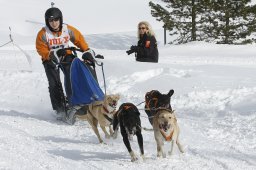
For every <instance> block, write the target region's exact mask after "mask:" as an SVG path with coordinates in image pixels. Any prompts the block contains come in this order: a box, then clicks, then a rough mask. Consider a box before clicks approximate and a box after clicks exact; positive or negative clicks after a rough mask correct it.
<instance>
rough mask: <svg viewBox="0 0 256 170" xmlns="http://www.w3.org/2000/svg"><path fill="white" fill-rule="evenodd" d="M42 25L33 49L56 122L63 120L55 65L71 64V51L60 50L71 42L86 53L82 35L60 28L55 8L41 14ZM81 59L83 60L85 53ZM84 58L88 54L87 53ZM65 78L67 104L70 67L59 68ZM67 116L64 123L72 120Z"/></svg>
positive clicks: (58, 15) (57, 73) (73, 29)
mask: <svg viewBox="0 0 256 170" xmlns="http://www.w3.org/2000/svg"><path fill="white" fill-rule="evenodd" d="M45 24H46V26H45V27H43V28H42V29H41V30H40V31H39V32H38V34H37V38H36V49H37V52H38V54H39V55H40V56H41V58H42V62H43V65H44V69H45V73H46V76H47V79H48V83H49V92H50V99H51V104H52V108H53V110H55V111H56V113H57V119H66V113H65V107H66V106H65V105H64V103H65V101H64V100H65V98H64V93H63V90H62V84H61V81H60V71H59V62H60V59H62V61H63V62H65V63H71V62H72V60H73V58H74V56H73V55H72V53H71V51H66V50H65V49H64V48H67V47H69V45H68V44H69V42H70V41H71V42H72V43H73V44H74V45H76V46H77V47H79V48H80V49H81V50H83V51H87V50H88V49H89V47H88V44H87V42H86V41H85V39H84V37H83V35H82V34H81V33H80V32H79V31H78V30H77V29H76V28H74V27H72V26H70V25H67V24H63V17H62V12H61V11H60V10H59V9H58V8H55V7H52V8H49V9H48V10H47V11H46V12H45ZM84 54H85V57H86V53H84ZM87 54H88V55H90V54H89V52H88V53H87ZM62 71H63V73H64V75H65V91H66V94H67V98H68V100H69V98H70V96H71V94H72V90H71V84H70V64H67V65H65V66H63V67H62ZM70 110H72V109H70ZM70 115H72V116H73V115H74V113H69V117H68V119H72V117H70Z"/></svg>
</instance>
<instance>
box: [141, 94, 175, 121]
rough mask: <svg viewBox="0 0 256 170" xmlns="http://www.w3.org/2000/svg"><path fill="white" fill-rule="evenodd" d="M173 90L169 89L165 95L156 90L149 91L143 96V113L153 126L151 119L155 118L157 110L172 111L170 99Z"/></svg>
mask: <svg viewBox="0 0 256 170" xmlns="http://www.w3.org/2000/svg"><path fill="white" fill-rule="evenodd" d="M173 93H174V90H173V89H171V90H170V91H169V92H168V93H167V94H162V93H160V92H159V91H158V90H151V91H150V92H147V93H146V95H145V112H146V113H147V115H148V120H149V122H150V124H151V125H153V117H154V116H155V114H156V112H157V109H159V108H165V109H169V110H171V111H172V106H171V104H170V102H171V97H172V95H173Z"/></svg>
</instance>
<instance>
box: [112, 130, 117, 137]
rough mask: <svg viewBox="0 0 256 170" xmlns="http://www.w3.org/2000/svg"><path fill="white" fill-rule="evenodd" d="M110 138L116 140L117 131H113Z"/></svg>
mask: <svg viewBox="0 0 256 170" xmlns="http://www.w3.org/2000/svg"><path fill="white" fill-rule="evenodd" d="M112 138H113V139H116V138H117V131H115V132H114V133H113V135H112Z"/></svg>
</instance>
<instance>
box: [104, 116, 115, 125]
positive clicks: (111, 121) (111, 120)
mask: <svg viewBox="0 0 256 170" xmlns="http://www.w3.org/2000/svg"><path fill="white" fill-rule="evenodd" d="M103 116H104V117H105V118H106V119H107V120H108V121H109V122H110V125H112V123H113V119H111V118H110V117H108V115H106V114H103Z"/></svg>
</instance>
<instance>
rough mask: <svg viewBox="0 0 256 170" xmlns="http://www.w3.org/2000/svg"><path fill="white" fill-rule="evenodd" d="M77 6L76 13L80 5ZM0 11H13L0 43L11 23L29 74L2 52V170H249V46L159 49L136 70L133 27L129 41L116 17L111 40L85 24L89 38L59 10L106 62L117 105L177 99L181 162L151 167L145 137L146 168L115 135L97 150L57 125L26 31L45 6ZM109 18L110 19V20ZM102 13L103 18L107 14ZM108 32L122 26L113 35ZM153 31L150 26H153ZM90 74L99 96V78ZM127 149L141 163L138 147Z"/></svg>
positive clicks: (13, 53) (254, 86)
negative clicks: (157, 96) (156, 94)
mask: <svg viewBox="0 0 256 170" xmlns="http://www.w3.org/2000/svg"><path fill="white" fill-rule="evenodd" d="M134 1H135V0H134ZM49 2H50V1H49ZM57 2H58V3H60V0H58V1H57ZM98 2H99V1H97V2H96V1H95V2H94V3H93V4H91V5H96V4H97V3H98ZM115 2H116V1H115ZM142 2H143V4H144V5H145V4H147V2H146V0H143V1H141V2H140V3H139V4H137V5H138V7H139V8H136V9H137V10H138V9H140V8H142V7H143V6H142V5H143V4H142ZM83 3H84V4H82V5H80V6H79V9H81V8H82V6H83V5H86V4H85V2H83ZM113 3H114V1H111V3H110V6H108V7H109V9H111V4H113ZM0 4H1V7H5V8H4V9H1V11H7V10H8V8H12V9H13V10H12V11H13V13H11V14H10V15H1V16H0V19H1V21H8V22H3V23H1V24H3V25H1V32H0V44H2V43H4V42H7V41H8V40H9V39H8V26H9V25H11V26H13V25H12V24H14V23H15V26H16V27H14V26H13V27H12V28H13V35H14V40H15V42H16V43H17V44H18V45H20V46H21V47H22V49H24V50H25V52H26V53H27V54H28V55H29V56H30V57H31V59H32V66H30V65H29V64H28V62H27V58H26V56H25V55H24V54H23V53H22V52H21V51H20V50H19V49H17V47H14V46H13V45H12V44H10V45H8V46H5V47H2V48H0V60H1V62H0V84H1V86H0V131H1V133H0V169H15V170H16V169H24V170H28V169H33V170H34V169H54V170H56V169H61V170H65V169H78V170H79V169H113V170H114V169H118V170H119V169H189V170H190V169H207V170H208V169H213V170H215V169H230V170H233V169H243V170H245V169H246V170H254V169H256V163H255V160H256V152H255V151H256V81H255V80H256V52H255V45H247V46H229V45H215V44H207V43H201V42H195V43H190V44H186V45H178V46H176V45H173V46H163V45H162V42H160V43H159V44H160V45H159V52H160V60H159V63H158V64H155V63H138V62H135V60H134V56H132V55H130V56H127V54H126V53H125V50H126V49H128V48H129V46H130V45H132V44H134V43H136V37H135V36H136V32H134V30H132V29H131V28H135V29H136V24H134V26H132V27H129V30H128V32H126V31H127V30H125V29H124V27H125V28H126V26H127V25H125V24H124V23H121V24H120V22H121V21H122V20H121V19H120V18H119V19H120V20H115V19H114V18H113V23H110V24H108V25H107V29H106V30H111V31H106V33H105V32H104V30H103V31H102V30H100V28H101V27H99V25H97V24H96V25H95V26H93V25H92V24H89V25H90V27H89V28H88V29H89V30H91V31H92V30H94V29H95V31H96V32H97V31H98V32H104V34H103V33H101V34H88V33H90V31H86V29H85V28H86V27H87V26H88V25H87V24H88V22H84V23H81V22H79V21H81V18H82V16H80V17H81V18H77V19H76V20H74V19H72V18H71V16H72V14H73V13H72V11H71V10H70V9H69V7H70V8H71V7H72V5H73V1H72V3H71V1H70V2H68V1H65V3H63V4H62V5H61V7H62V9H63V10H64V11H65V12H66V13H67V14H68V15H66V19H67V20H68V21H69V22H68V23H71V24H73V23H72V22H73V21H74V23H75V26H77V27H78V28H80V29H81V30H82V32H83V33H84V34H85V38H86V39H87V41H88V42H89V44H90V46H91V47H92V48H93V49H94V50H95V51H96V53H99V54H102V55H104V56H105V59H104V60H103V61H104V69H105V74H106V82H107V92H108V93H109V94H114V93H119V94H120V95H121V100H120V102H119V105H120V104H121V103H123V102H132V103H134V104H138V103H140V102H142V101H144V95H145V93H146V92H148V91H150V90H153V89H157V90H159V91H161V92H163V93H167V92H168V91H169V90H170V89H174V90H175V93H174V95H173V97H172V100H171V103H172V107H173V109H175V110H176V113H177V117H178V123H179V126H180V128H181V135H180V139H181V143H182V145H183V146H184V148H185V153H184V154H180V153H179V152H178V150H177V148H176V149H175V153H174V155H172V156H171V157H167V158H164V159H158V158H157V157H156V142H155V140H154V137H153V133H152V132H149V131H143V132H142V134H143V137H144V150H145V156H146V160H145V161H143V160H141V159H140V160H139V161H138V162H135V163H132V162H131V161H130V156H129V154H128V152H127V150H126V147H125V146H124V144H123V141H122V138H121V135H120V134H119V136H118V138H117V139H116V140H113V139H104V141H105V143H106V144H99V143H98V140H97V138H96V136H95V134H94V133H93V131H92V129H91V128H90V126H89V125H88V123H87V122H82V121H78V122H77V123H76V124H75V125H74V126H69V125H67V124H64V123H62V122H59V121H56V120H55V115H54V113H53V111H52V109H51V104H50V99H49V94H48V84H47V79H46V76H45V73H44V69H43V66H42V64H41V61H40V57H39V56H38V54H37V53H36V51H35V47H34V42H35V36H36V34H35V32H37V31H38V30H39V29H40V27H41V25H33V24H31V23H28V22H25V20H34V21H39V22H41V20H40V18H41V19H42V16H43V14H42V13H44V10H45V8H47V7H48V6H49V3H48V2H47V4H45V2H44V1H42V0H41V1H36V2H35V1H32V0H27V1H18V0H16V1H14V0H11V1H7V0H0ZM101 5H102V4H101ZM103 5H104V4H103ZM40 6H41V7H40ZM19 7H22V8H25V7H32V8H33V10H32V11H31V12H30V13H33V15H29V12H28V11H24V13H19V14H18V12H17V11H19V10H18V9H19ZM91 7H92V6H91ZM119 7H120V8H123V9H125V6H121V5H120V6H119ZM15 9H16V10H15ZM147 10H148V9H147ZM78 11H79V12H81V10H78ZM113 11H114V10H113ZM113 11H108V12H109V15H110V16H113V14H114V13H115V12H113ZM124 11H125V10H124ZM14 14H15V15H14ZM96 14H97V15H99V13H95V15H96ZM104 14H106V16H105V17H106V18H107V16H108V13H107V12H106V13H104ZM128 14H129V13H128ZM128 14H127V13H125V12H124V13H122V15H125V18H127V17H130V16H129V15H128ZM122 15H121V14H120V15H119V16H120V17H121V16H122ZM15 16H18V17H15ZM88 16H89V15H88ZM100 16H102V15H99V16H97V17H99V18H100ZM132 16H133V17H135V16H136V15H135V14H134V13H133V15H132ZM143 16H146V17H148V15H145V14H143ZM68 17H70V18H68ZM135 18H136V17H135ZM138 19H139V20H141V18H138ZM146 19H147V18H146ZM151 19H152V18H151ZM103 20H104V17H103ZM133 20H134V19H133ZM143 20H144V19H143ZM71 21H72V22H71ZM91 22H92V21H91ZM125 22H127V23H129V22H131V20H125ZM134 22H135V23H137V22H138V21H137V20H134ZM92 23H93V22H92ZM115 23H119V25H118V27H117V26H116V25H115ZM96 28H97V29H96ZM153 28H157V26H156V25H154V24H153ZM131 30H132V31H131ZM92 32H93V31H92ZM107 32H110V33H107ZM28 33H31V34H28ZM161 33H162V30H159V31H157V35H158V36H157V37H158V38H157V39H158V40H159V41H161V40H162V34H161ZM97 69H98V70H97V72H98V77H99V80H100V85H101V87H103V80H102V74H101V69H100V68H97ZM139 108H140V109H141V108H143V106H139ZM141 121H142V126H143V127H147V128H150V124H149V122H148V120H147V118H146V114H145V112H144V111H143V110H141ZM100 133H101V134H102V136H103V133H102V132H101V131H100ZM131 145H132V148H133V149H134V150H135V152H136V154H137V155H139V148H138V145H137V140H136V138H134V141H132V142H131ZM168 147H169V148H170V145H169V144H166V148H167V149H169V148H168Z"/></svg>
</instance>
